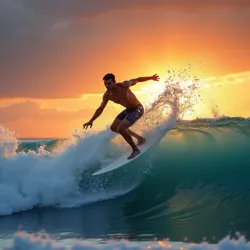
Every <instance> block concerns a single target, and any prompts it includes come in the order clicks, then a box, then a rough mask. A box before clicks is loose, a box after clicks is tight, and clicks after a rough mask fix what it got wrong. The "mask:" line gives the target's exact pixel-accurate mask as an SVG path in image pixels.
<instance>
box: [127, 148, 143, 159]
mask: <svg viewBox="0 0 250 250" xmlns="http://www.w3.org/2000/svg"><path fill="white" fill-rule="evenodd" d="M140 153H141V151H140V150H139V149H138V150H134V151H133V152H132V154H131V155H130V156H129V157H128V158H127V159H128V160H131V159H133V158H134V157H136V156H137V155H138V154H140Z"/></svg>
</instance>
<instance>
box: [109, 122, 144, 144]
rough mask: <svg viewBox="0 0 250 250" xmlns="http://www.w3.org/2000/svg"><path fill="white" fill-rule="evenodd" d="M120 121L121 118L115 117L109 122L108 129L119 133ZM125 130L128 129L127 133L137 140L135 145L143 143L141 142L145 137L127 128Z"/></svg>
mask: <svg viewBox="0 0 250 250" xmlns="http://www.w3.org/2000/svg"><path fill="white" fill-rule="evenodd" d="M121 122H122V120H120V119H118V118H116V119H115V120H114V121H113V123H112V124H111V126H110V129H111V130H112V131H113V132H115V133H119V131H118V127H119V125H120V124H121ZM127 131H128V133H129V134H130V135H131V136H133V137H135V138H136V139H137V140H138V144H137V146H140V145H141V144H143V143H144V142H145V141H146V139H145V138H143V137H142V136H140V135H138V134H136V133H135V132H133V131H132V130H130V129H127Z"/></svg>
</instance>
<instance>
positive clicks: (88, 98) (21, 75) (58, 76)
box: [0, 0, 250, 137]
mask: <svg viewBox="0 0 250 250" xmlns="http://www.w3.org/2000/svg"><path fill="white" fill-rule="evenodd" d="M14 2H15V1H13V2H7V1H5V2H2V3H1V4H0V14H1V16H2V17H3V18H2V19H1V20H0V27H3V29H0V38H1V39H0V47H1V51H3V53H2V56H1V58H0V63H1V68H0V77H1V78H0V94H1V96H0V98H1V99H0V114H1V115H0V117H1V125H2V126H4V127H6V128H9V129H11V130H14V131H16V133H17V136H18V137H69V136H70V135H71V132H72V130H73V129H75V128H78V129H81V127H82V124H83V123H84V122H86V121H87V120H88V119H89V118H90V117H91V116H92V114H93V112H94V111H95V108H97V107H98V105H99V103H100V101H101V94H102V93H103V91H104V90H105V89H104V86H103V83H102V80H101V79H102V77H103V75H104V74H106V73H107V72H113V73H114V74H115V75H116V76H117V80H118V81H119V80H120V81H122V80H126V79H130V78H134V77H139V76H148V75H152V74H154V73H158V74H159V75H160V77H161V79H162V80H164V78H163V76H164V72H165V71H166V70H167V69H168V68H169V67H177V68H184V67H186V66H187V64H188V63H191V64H194V65H195V66H197V65H198V66H197V67H196V70H197V73H199V74H202V77H204V78H207V79H206V80H205V81H204V83H206V84H207V85H206V86H208V85H209V86H212V87H210V88H205V89H204V91H205V92H206V104H200V105H199V106H197V107H196V108H195V110H196V111H195V112H196V113H195V115H197V116H199V117H202V116H203V117H204V116H206V117H208V116H211V115H212V113H211V110H212V109H213V108H214V107H216V106H218V110H219V112H220V113H221V114H224V115H228V116H242V117H249V116H250V115H249V113H250V112H249V111H250V104H249V103H250V97H249V95H248V94H247V93H248V91H250V47H249V44H250V26H249V23H250V15H249V13H250V3H248V2H249V1H245V0H239V1H237V2H236V1H231V0H229V1H224V0H221V1H213V0H210V1H208V0H204V1H202V3H201V1H197V0H191V1H188V2H189V3H188V4H187V1H184V0H177V1H172V0H165V1H161V0H154V1H153V0H152V1H150V0H141V1H138V2H136V3H135V2H134V1H120V0H118V1H106V0H103V2H101V3H100V1H99V2H98V1H93V2H91V3H90V2H88V1H85V0H83V1H82V2H81V3H80V2H79V1H76V0H72V1H66V0H61V1H60V4H59V2H58V1H57V0H55V1H54V2H47V1H42V0H38V1H36V2H34V1H30V0H21V1H19V4H14ZM56 3H57V4H56ZM1 11H2V12H3V13H2V12H1ZM200 62H202V70H201V69H200V65H201V64H200ZM203 71H204V72H203ZM153 84H154V83H152V82H148V83H141V85H140V86H136V87H134V88H133V89H134V90H135V91H137V92H138V91H139V92H140V94H139V98H140V99H141V100H142V101H144V99H145V95H144V94H143V91H145V90H143V89H142V88H143V87H145V86H148V85H153ZM220 85H221V86H222V87H218V86H220ZM151 89H152V88H150V90H151ZM204 91H203V92H204ZM201 92H202V91H201ZM205 92H204V93H205ZM201 94H202V93H201ZM120 110H121V107H117V106H115V105H114V104H109V106H108V107H107V110H105V111H104V114H103V116H101V117H100V118H99V119H98V120H97V121H96V122H95V127H96V128H101V127H103V126H105V125H109V124H110V123H111V122H112V120H113V119H114V117H115V115H116V114H117V113H118V112H119V111H120Z"/></svg>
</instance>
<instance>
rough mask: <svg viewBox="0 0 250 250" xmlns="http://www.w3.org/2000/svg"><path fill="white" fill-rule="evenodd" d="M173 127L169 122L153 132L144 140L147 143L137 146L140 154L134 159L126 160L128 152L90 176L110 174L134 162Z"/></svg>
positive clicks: (172, 123)
mask: <svg viewBox="0 0 250 250" xmlns="http://www.w3.org/2000/svg"><path fill="white" fill-rule="evenodd" d="M173 125H174V122H171V121H170V123H168V126H167V127H165V128H164V129H163V130H162V129H159V130H158V131H154V133H153V136H152V135H151V138H146V140H147V141H146V142H145V143H144V144H143V145H141V146H139V149H140V151H141V153H140V154H139V155H137V156H136V157H134V158H133V159H127V157H128V156H129V155H130V153H131V152H130V151H128V152H126V153H124V154H123V155H122V156H120V157H119V158H118V159H116V160H115V161H114V162H112V163H110V164H109V165H108V166H105V167H104V168H102V169H100V170H98V171H97V172H95V173H93V174H92V175H100V174H104V173H107V172H110V171H112V170H115V169H117V168H120V167H123V166H125V165H127V164H129V163H131V162H133V161H135V160H136V159H138V158H139V157H141V156H142V155H144V154H145V153H146V152H147V151H148V150H149V149H151V148H152V147H154V146H155V145H156V144H158V143H159V142H160V140H161V139H162V138H163V137H164V136H165V135H166V133H167V132H168V131H169V130H171V129H172V128H173Z"/></svg>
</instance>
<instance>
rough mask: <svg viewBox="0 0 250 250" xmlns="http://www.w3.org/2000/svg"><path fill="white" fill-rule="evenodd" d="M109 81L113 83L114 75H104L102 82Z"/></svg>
mask: <svg viewBox="0 0 250 250" xmlns="http://www.w3.org/2000/svg"><path fill="white" fill-rule="evenodd" d="M109 79H111V80H112V81H115V75H114V74H112V73H108V74H106V75H105V76H104V77H103V80H105V81H107V80H109Z"/></svg>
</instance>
